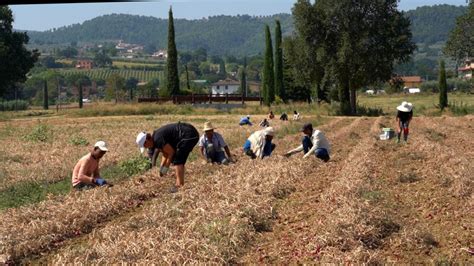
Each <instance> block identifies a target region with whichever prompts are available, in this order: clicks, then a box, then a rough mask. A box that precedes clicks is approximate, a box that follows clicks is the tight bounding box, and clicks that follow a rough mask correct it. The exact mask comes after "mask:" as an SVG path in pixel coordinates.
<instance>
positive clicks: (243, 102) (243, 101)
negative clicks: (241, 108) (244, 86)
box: [240, 93, 245, 105]
mask: <svg viewBox="0 0 474 266" xmlns="http://www.w3.org/2000/svg"><path fill="white" fill-rule="evenodd" d="M240 96H242V105H244V104H245V100H244V94H243V93H242V94H241V95H240Z"/></svg>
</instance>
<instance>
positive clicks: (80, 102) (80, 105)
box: [78, 81, 83, 108]
mask: <svg viewBox="0 0 474 266" xmlns="http://www.w3.org/2000/svg"><path fill="white" fill-rule="evenodd" d="M78 89H79V108H82V105H83V103H82V81H79V87H78Z"/></svg>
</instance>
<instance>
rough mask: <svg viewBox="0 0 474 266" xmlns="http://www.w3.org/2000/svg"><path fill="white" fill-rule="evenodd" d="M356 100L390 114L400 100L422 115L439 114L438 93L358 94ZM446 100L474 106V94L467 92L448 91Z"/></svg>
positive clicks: (451, 102) (452, 103) (394, 110)
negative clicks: (409, 104) (410, 104)
mask: <svg viewBox="0 0 474 266" xmlns="http://www.w3.org/2000/svg"><path fill="white" fill-rule="evenodd" d="M357 101H358V103H359V104H360V105H363V106H367V107H371V108H381V109H382V110H383V111H384V113H387V114H391V113H394V112H396V107H397V106H398V105H400V103H401V102H403V101H407V102H411V103H412V104H413V106H414V108H415V109H414V111H415V115H417V114H416V112H417V113H418V115H419V114H424V115H440V114H441V113H439V109H438V108H437V105H438V103H439V94H434V93H433V94H395V95H388V94H387V95H362V94H361V95H359V96H358V98H357ZM448 102H449V103H450V105H456V106H460V105H462V106H465V107H469V108H471V109H472V108H473V107H474V94H467V93H449V94H448Z"/></svg>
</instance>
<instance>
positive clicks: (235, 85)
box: [211, 78, 240, 95]
mask: <svg viewBox="0 0 474 266" xmlns="http://www.w3.org/2000/svg"><path fill="white" fill-rule="evenodd" d="M239 87H240V82H239V81H238V80H233V79H229V78H226V79H224V80H219V81H218V82H216V83H213V84H212V85H211V92H212V94H213V95H224V94H233V93H237V91H238V90H239Z"/></svg>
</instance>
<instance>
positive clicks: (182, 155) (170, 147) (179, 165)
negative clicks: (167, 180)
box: [136, 122, 199, 193]
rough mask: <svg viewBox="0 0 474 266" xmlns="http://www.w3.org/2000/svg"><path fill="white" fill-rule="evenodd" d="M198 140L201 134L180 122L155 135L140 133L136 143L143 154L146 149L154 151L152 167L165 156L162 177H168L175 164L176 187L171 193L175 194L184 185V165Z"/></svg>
mask: <svg viewBox="0 0 474 266" xmlns="http://www.w3.org/2000/svg"><path fill="white" fill-rule="evenodd" d="M198 140H199V133H198V131H197V130H196V128H195V127H193V126H192V125H191V124H188V123H181V122H178V123H172V124H168V125H165V126H162V127H161V128H159V129H157V130H155V131H154V132H153V134H150V133H146V132H140V133H139V134H138V136H137V139H136V143H137V145H138V147H140V151H141V152H142V153H143V152H144V151H145V148H147V149H149V150H151V151H152V154H153V155H152V158H151V163H152V166H155V165H156V159H157V158H158V155H159V154H160V153H162V154H163V156H162V158H161V166H160V176H164V175H166V174H167V173H168V170H169V168H170V165H171V163H173V165H174V166H175V167H176V185H175V186H173V187H172V188H171V189H170V192H171V193H175V192H177V191H178V188H180V187H182V186H183V185H184V171H185V168H184V165H185V164H186V161H187V160H188V156H189V154H190V153H191V151H192V150H193V148H194V146H196V144H197V143H198ZM149 154H150V153H149Z"/></svg>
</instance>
